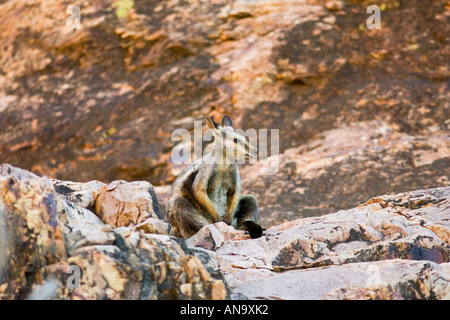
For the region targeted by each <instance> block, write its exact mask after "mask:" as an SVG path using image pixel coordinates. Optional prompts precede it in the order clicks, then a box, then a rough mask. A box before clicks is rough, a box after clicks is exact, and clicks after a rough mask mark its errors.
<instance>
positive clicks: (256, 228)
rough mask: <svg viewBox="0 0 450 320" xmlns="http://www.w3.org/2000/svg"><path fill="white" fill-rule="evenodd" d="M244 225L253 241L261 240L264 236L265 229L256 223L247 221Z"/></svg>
mask: <svg viewBox="0 0 450 320" xmlns="http://www.w3.org/2000/svg"><path fill="white" fill-rule="evenodd" d="M244 225H245V227H246V229H247V231H248V233H250V237H251V238H252V239H255V238H259V237H261V236H262V233H263V229H262V228H261V226H260V225H259V224H257V223H254V222H253V221H245V222H244Z"/></svg>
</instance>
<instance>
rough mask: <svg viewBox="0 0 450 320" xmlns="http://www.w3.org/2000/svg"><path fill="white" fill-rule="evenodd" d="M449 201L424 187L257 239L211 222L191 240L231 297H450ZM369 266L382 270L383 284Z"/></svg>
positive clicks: (445, 193) (448, 191) (449, 192)
mask: <svg viewBox="0 0 450 320" xmlns="http://www.w3.org/2000/svg"><path fill="white" fill-rule="evenodd" d="M449 203H450V188H435V189H428V190H417V191H414V192H409V193H401V194H398V195H386V196H380V197H376V198H372V199H370V200H369V201H367V202H366V203H365V204H362V205H360V206H359V207H357V208H354V209H349V210H341V211H338V212H336V213H333V214H328V215H324V216H321V217H311V218H304V219H299V220H295V221H290V222H286V223H283V224H280V225H278V226H274V227H271V228H269V229H268V230H266V231H264V233H263V236H262V237H261V238H258V239H248V238H247V239H243V235H242V232H241V231H236V230H235V231H233V230H232V229H230V228H224V227H221V225H220V224H215V225H210V226H206V227H204V228H203V229H201V230H200V231H199V232H198V233H197V234H196V235H194V236H193V237H191V238H189V239H188V240H187V241H186V244H187V245H188V246H189V247H193V248H197V247H200V248H203V251H202V253H203V254H204V252H205V251H206V252H207V251H210V252H213V254H212V255H211V257H210V259H213V260H214V261H216V263H217V264H218V268H219V269H220V271H221V272H222V274H223V276H224V279H225V281H226V283H227V285H228V286H229V287H230V288H231V298H239V297H247V298H253V299H256V298H258V299H328V298H329V299H344V298H349V299H355V298H358V299H360V298H361V299H366V298H372V299H375V298H381V299H423V298H427V299H428V298H435V299H445V298H446V297H447V296H448V288H449V286H450V282H449V281H450V278H449V276H450V274H448V271H449V267H448V266H449V265H450V264H449V262H450V245H449V244H448V242H447V241H448V232H449V230H450V224H449V222H448V219H447V220H446V218H445V217H446V216H448V206H449ZM433 229H435V230H437V232H436V233H435V232H433V231H432V230H433ZM398 259H402V260H398ZM390 260H392V261H390ZM418 260H420V263H419V262H418ZM422 260H423V261H422ZM372 262H376V263H372ZM368 270H369V271H368ZM370 270H372V271H373V270H376V272H378V271H379V272H380V275H379V276H380V279H381V280H380V281H381V282H380V283H377V284H376V286H372V284H373V283H371V281H372V280H370V279H372V278H371V272H372V271H370ZM405 274H408V276H407V277H405V276H404V275H405ZM336 275H339V277H337V276H336ZM376 276H377V277H378V275H376ZM296 277H298V278H296ZM332 279H334V280H332ZM410 279H416V281H417V282H416V283H411V281H412V280H410ZM367 281H368V282H367ZM366 282H367V283H369V284H371V285H370V286H369V285H368V284H367V283H366ZM424 286H428V287H424ZM263 288H265V289H263ZM307 288H310V289H307ZM418 288H419V289H418Z"/></svg>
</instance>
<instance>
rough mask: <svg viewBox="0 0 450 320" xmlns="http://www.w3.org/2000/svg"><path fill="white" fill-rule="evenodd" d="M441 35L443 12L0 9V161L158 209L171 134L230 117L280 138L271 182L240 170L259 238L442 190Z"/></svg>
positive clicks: (448, 153) (255, 0)
mask: <svg viewBox="0 0 450 320" xmlns="http://www.w3.org/2000/svg"><path fill="white" fill-rule="evenodd" d="M371 4H377V5H379V7H380V9H381V29H379V30H377V29H374V30H369V29H368V28H367V27H366V20H367V18H368V17H369V16H370V15H369V14H367V13H366V9H367V7H368V6H369V5H371ZM70 5H77V6H79V7H80V14H81V29H79V30H70V29H68V28H67V27H66V21H67V19H68V18H69V17H70V15H71V13H67V11H66V10H67V8H68V7H69V6H70ZM449 37H450V2H449V1H443V0H429V1H422V0H373V1H356V0H346V1H334V0H328V1H325V0H278V1H276V0H235V1H233V0H190V1H182V0H179V1H178V0H168V1H151V0H149V1H134V2H133V1H131V0H119V1H113V0H97V1H92V0H80V1H77V2H76V3H75V2H74V1H53V0H52V1H50V0H10V1H0V163H10V164H12V165H14V166H17V167H20V168H23V169H27V170H30V171H32V172H33V173H35V174H37V175H39V176H41V175H47V176H49V177H50V178H54V179H60V180H72V181H79V182H87V181H91V180H99V181H102V182H105V183H109V182H112V181H114V180H127V181H136V180H147V181H149V182H150V183H151V184H152V185H153V186H154V187H155V192H156V193H157V195H158V198H159V201H160V203H161V205H162V206H161V207H162V209H163V208H164V199H165V198H166V197H167V193H168V186H170V184H171V182H172V181H173V180H174V178H175V177H176V174H177V173H178V172H179V170H180V168H179V166H174V165H173V164H172V163H171V162H170V153H171V151H172V148H173V147H174V145H175V144H176V143H177V142H173V141H171V139H170V138H171V133H172V132H173V130H175V129H177V128H186V129H189V130H192V129H193V122H194V121H195V120H203V119H204V116H205V115H209V116H212V117H215V118H216V119H217V120H218V119H219V118H220V117H221V116H222V115H223V114H228V115H230V116H231V117H232V118H233V120H234V123H235V127H237V128H243V129H244V130H246V129H249V128H255V129H257V130H258V129H269V130H270V129H279V134H280V156H279V161H280V162H279V163H280V168H279V171H278V173H277V174H275V175H268V176H263V175H261V174H260V169H261V168H264V167H265V166H268V162H269V160H270V159H268V160H266V161H264V160H262V161H260V162H259V163H258V164H256V165H253V166H249V165H243V166H242V167H241V176H242V180H243V192H244V193H253V194H255V195H256V196H257V198H258V200H259V203H260V206H261V222H262V224H263V225H264V226H265V227H270V226H272V225H275V224H278V223H280V222H283V221H285V220H293V219H296V218H300V217H307V216H317V215H323V214H326V213H331V212H335V211H337V210H339V209H347V208H352V207H355V206H357V205H358V204H359V203H364V202H365V201H366V200H367V199H370V198H371V197H374V196H377V195H381V194H395V193H398V192H405V191H409V190H417V189H426V188H432V187H433V188H435V187H446V186H450V169H449V168H450V91H449V86H450V39H449Z"/></svg>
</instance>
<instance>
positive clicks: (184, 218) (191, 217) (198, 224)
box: [169, 197, 213, 239]
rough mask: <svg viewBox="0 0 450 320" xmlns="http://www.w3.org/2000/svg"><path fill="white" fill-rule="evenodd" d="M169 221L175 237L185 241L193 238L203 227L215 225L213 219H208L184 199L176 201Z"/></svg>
mask: <svg viewBox="0 0 450 320" xmlns="http://www.w3.org/2000/svg"><path fill="white" fill-rule="evenodd" d="M169 220H170V224H171V225H172V227H173V233H174V235H175V236H176V237H183V238H185V239H187V238H190V237H192V236H193V235H194V234H196V233H197V232H198V231H199V230H200V229H201V228H202V227H204V226H206V225H209V224H211V223H213V221H212V219H207V218H206V217H205V216H204V215H202V214H201V213H200V212H199V211H198V210H197V208H196V207H195V206H194V205H193V204H192V203H191V202H190V201H189V200H188V199H186V198H183V197H180V198H178V199H176V200H175V201H174V203H173V206H172V208H171V210H170V213H169Z"/></svg>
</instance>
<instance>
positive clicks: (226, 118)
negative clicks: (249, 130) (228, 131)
mask: <svg viewBox="0 0 450 320" xmlns="http://www.w3.org/2000/svg"><path fill="white" fill-rule="evenodd" d="M221 124H222V127H232V126H233V122H232V121H231V118H230V117H229V116H223V118H222V122H221Z"/></svg>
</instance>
